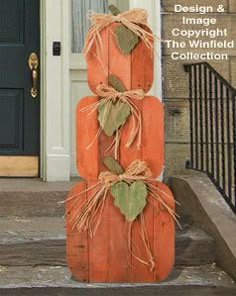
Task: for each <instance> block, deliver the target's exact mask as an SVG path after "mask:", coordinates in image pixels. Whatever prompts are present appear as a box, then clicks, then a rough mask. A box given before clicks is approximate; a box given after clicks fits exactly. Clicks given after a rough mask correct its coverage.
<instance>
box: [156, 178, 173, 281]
mask: <svg viewBox="0 0 236 296" xmlns="http://www.w3.org/2000/svg"><path fill="white" fill-rule="evenodd" d="M156 186H157V188H159V191H157V192H158V193H159V195H160V196H161V197H162V199H163V200H164V201H165V202H166V203H168V204H169V205H170V206H171V207H172V208H174V197H173V194H172V193H171V191H170V189H169V188H168V187H167V186H166V185H165V184H163V183H161V182H159V181H156ZM161 191H162V192H163V193H162V192H161ZM165 194H167V195H168V196H169V198H168V197H166V195H165ZM154 204H155V208H156V209H158V210H155V211H154V254H155V258H156V271H155V279H156V281H162V280H164V279H165V278H166V277H167V276H168V275H169V273H170V272H171V271H172V269H173V266H174V260H175V259H174V257H175V223H174V219H173V218H172V217H171V216H170V214H169V213H168V212H167V211H163V207H162V206H160V203H159V202H157V201H154Z"/></svg>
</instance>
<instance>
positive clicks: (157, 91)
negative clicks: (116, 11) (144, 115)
mask: <svg viewBox="0 0 236 296" xmlns="http://www.w3.org/2000/svg"><path fill="white" fill-rule="evenodd" d="M130 8H144V9H146V10H147V11H148V13H149V19H148V23H149V24H150V27H151V28H152V30H153V33H154V34H155V35H156V36H158V37H159V38H161V1H160V0H130ZM154 75H155V76H154V82H153V87H152V89H151V90H150V94H151V95H153V96H155V97H158V98H159V99H160V100H162V67H161V41H156V42H155V62H154Z"/></svg>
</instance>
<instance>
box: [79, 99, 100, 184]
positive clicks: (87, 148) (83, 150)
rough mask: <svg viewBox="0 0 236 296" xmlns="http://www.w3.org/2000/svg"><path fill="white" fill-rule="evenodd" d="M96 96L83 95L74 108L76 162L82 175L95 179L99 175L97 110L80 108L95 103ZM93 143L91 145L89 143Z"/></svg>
mask: <svg viewBox="0 0 236 296" xmlns="http://www.w3.org/2000/svg"><path fill="white" fill-rule="evenodd" d="M97 100H98V97H95V96H94V97H85V98H83V99H81V100H80V102H79V104H78V105H77V108H76V162H77V169H78V171H79V173H80V175H81V176H82V177H84V178H85V179H86V178H88V179H89V180H97V178H98V175H99V161H98V159H99V137H97V131H98V128H99V124H98V119H97V116H98V115H97V113H98V112H97V110H95V111H94V112H93V113H91V114H89V113H90V111H91V110H89V111H86V112H82V111H81V110H82V109H83V108H85V107H88V106H90V105H91V104H94V103H96V102H97ZM91 143H93V144H92V145H90V144H91Z"/></svg>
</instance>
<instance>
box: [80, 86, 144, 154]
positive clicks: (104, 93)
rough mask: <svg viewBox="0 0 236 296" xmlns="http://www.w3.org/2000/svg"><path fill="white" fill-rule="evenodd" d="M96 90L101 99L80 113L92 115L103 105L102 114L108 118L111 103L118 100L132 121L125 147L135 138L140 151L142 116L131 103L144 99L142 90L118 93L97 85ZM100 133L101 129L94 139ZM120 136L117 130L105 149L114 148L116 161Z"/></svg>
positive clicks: (112, 89) (119, 131) (110, 88)
mask: <svg viewBox="0 0 236 296" xmlns="http://www.w3.org/2000/svg"><path fill="white" fill-rule="evenodd" d="M96 90H97V94H98V96H99V97H100V98H101V99H100V100H98V101H97V102H95V103H94V104H91V105H90V106H88V107H85V108H83V109H81V112H85V111H89V110H90V111H91V112H90V113H92V112H94V111H96V110H97V109H98V106H99V105H100V104H104V103H105V108H106V111H105V112H104V114H106V116H109V110H110V106H111V104H112V103H114V102H116V101H117V100H120V101H121V102H124V103H126V104H128V105H129V107H130V110H131V116H132V120H133V121H132V129H131V131H130V135H129V138H128V141H127V143H126V147H127V148H129V147H130V146H131V145H132V144H133V142H134V140H135V139H136V137H137V148H138V149H140V147H141V141H142V115H141V112H140V110H139V108H138V107H137V105H136V104H135V103H134V102H133V100H137V101H141V100H143V99H144V97H145V92H144V90H142V89H137V90H129V91H124V92H118V91H117V90H115V89H114V88H113V87H112V86H107V85H105V84H99V85H98V86H97V89H96ZM105 120H106V118H104V121H105ZM100 133H101V127H100V129H99V130H98V132H97V135H96V137H95V139H96V138H97V137H98V136H99V134H100ZM120 136H121V130H120V129H119V130H118V131H117V133H116V137H115V139H114V141H113V143H112V144H111V146H110V147H108V149H107V150H110V149H112V148H113V147H115V158H116V159H118V148H119V142H120ZM95 139H94V140H93V141H92V142H91V143H90V145H89V146H88V147H87V148H90V147H91V145H92V144H93V143H94V141H95Z"/></svg>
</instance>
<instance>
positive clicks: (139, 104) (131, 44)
mask: <svg viewBox="0 0 236 296" xmlns="http://www.w3.org/2000/svg"><path fill="white" fill-rule="evenodd" d="M111 11H112V12H113V15H114V19H113V21H112V22H110V23H109V24H108V25H107V26H105V27H103V28H102V29H101V30H100V31H99V32H98V35H99V38H97V39H99V41H97V40H96V39H95V41H94V42H91V45H90V46H89V48H88V50H87V52H86V60H87V67H88V83H89V86H90V88H91V90H92V91H93V92H94V93H95V94H96V96H90V97H85V98H83V99H82V100H80V102H79V104H78V107H77V110H76V115H77V117H76V123H77V135H76V137H77V168H78V170H79V172H80V174H81V176H82V177H84V178H85V180H86V181H81V182H79V183H78V184H77V185H76V186H75V187H74V188H73V189H72V190H71V191H70V193H69V195H68V199H67V202H66V220H67V260H68V265H69V268H70V270H71V272H72V274H73V276H74V278H75V279H78V280H81V281H85V282H156V281H161V280H163V279H164V278H166V276H167V275H168V274H169V273H170V271H171V270H172V267H173V263H174V229H175V226H174V217H173V215H172V213H173V212H174V199H173V196H172V194H171V192H170V190H169V189H168V188H167V187H166V186H165V185H164V184H163V183H161V182H159V181H155V179H156V178H157V177H158V176H159V175H160V174H161V171H162V168H163V147H164V135H163V122H164V120H163V107H162V104H161V102H160V100H158V99H157V98H155V97H152V96H145V95H144V96H143V97H142V98H140V99H137V97H135V95H134V93H135V94H136V93H138V94H139V93H140V92H137V91H136V92H135V91H134V90H139V91H140V90H142V92H143V93H147V92H148V91H149V90H150V88H151V85H152V82H153V38H152V36H151V31H150V29H149V28H148V27H146V26H144V25H143V23H142V25H140V27H142V28H143V29H144V30H146V32H148V33H150V35H147V37H146V38H148V39H149V43H148V44H147V43H146V42H145V40H143V39H142V38H141V37H137V35H135V33H134V32H132V31H131V30H130V29H129V26H128V25H127V26H124V25H123V23H122V20H121V19H120V18H119V19H118V17H119V16H121V17H122V16H123V17H125V18H127V19H129V17H130V15H132V13H137V12H140V11H141V12H142V13H146V12H145V11H143V10H130V11H129V12H126V13H124V14H125V15H124V14H119V11H117V9H116V8H114V7H111ZM117 15H118V17H117V18H116V17H115V16H117ZM93 16H96V14H94V15H93ZM103 17H104V18H108V17H111V15H109V16H108V15H103ZM95 25H96V24H94V25H93V27H92V28H91V29H94V26H95ZM136 26H137V25H136ZM90 32H91V30H90ZM150 45H151V46H150ZM104 89H105V92H104ZM102 91H103V92H102ZM109 91H111V93H112V95H113V96H112V98H111V97H109V95H108V96H106V95H105V96H106V98H103V97H101V93H105V94H106V92H109ZM129 92H131V94H130V93H129ZM142 92H141V93H142ZM109 94H110V92H109ZM122 94H126V96H125V98H124V96H122ZM129 94H130V96H129ZM110 96H111V94H110ZM127 97H128V98H127ZM119 98H121V99H119ZM108 104H110V105H109V107H107V106H108ZM139 115H140V116H139ZM132 133H133V136H132ZM130 138H131V140H130ZM128 143H129V144H128ZM135 162H136V163H138V165H139V164H143V165H144V164H146V165H147V167H148V168H147V167H146V171H145V172H149V173H151V175H150V176H149V177H148V179H147V178H144V179H142V177H143V176H142V177H141V178H139V175H138V178H137V179H136V177H137V176H136V175H135V176H133V177H132V178H133V179H132V181H130V180H131V179H129V178H128V179H127V175H128V174H129V170H130V167H133V168H135V165H132V164H134V163H135ZM104 172H106V173H104ZM101 174H102V176H101ZM104 176H105V177H104ZM109 178H110V179H111V178H114V179H115V181H114V182H113V183H112V186H110V187H106V185H107V184H108V183H107V182H106V181H104V180H107V179H109ZM110 179H109V180H110ZM112 180H113V179H112ZM102 182H104V183H102ZM109 184H111V183H109ZM102 186H104V187H103V189H104V191H103V192H105V194H101V192H100V191H99V190H100V188H101V187H102ZM148 188H149V189H148ZM155 192H156V193H155ZM156 194H157V196H158V198H154V197H153V196H155V195H156ZM95 196H96V198H97V200H96V202H97V201H98V200H99V199H101V200H102V201H100V204H99V203H98V202H97V203H96V202H95ZM93 203H94V206H92V205H91V204H93ZM91 209H92V211H93V213H92V212H91ZM86 210H87V212H86ZM85 212H86V222H85V220H83V219H84V217H85V215H84V213H85ZM79 226H81V227H79ZM82 226H83V227H82ZM150 261H152V262H150Z"/></svg>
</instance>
